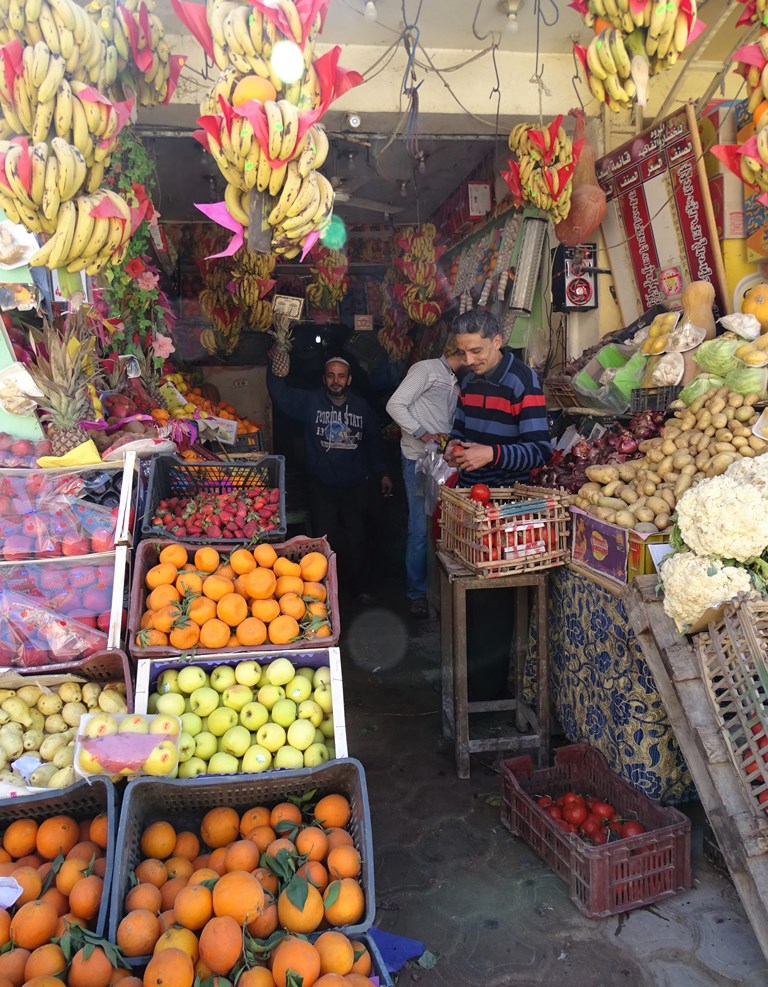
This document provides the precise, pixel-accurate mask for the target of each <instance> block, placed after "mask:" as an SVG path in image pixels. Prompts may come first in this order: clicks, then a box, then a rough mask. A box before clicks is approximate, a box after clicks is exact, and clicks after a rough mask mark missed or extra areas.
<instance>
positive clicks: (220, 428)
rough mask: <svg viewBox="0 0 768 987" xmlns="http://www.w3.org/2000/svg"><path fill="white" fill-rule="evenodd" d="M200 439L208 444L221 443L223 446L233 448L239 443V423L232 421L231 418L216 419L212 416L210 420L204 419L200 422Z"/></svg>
mask: <svg viewBox="0 0 768 987" xmlns="http://www.w3.org/2000/svg"><path fill="white" fill-rule="evenodd" d="M198 428H199V429H200V437H201V438H202V439H205V440H206V441H207V442H221V444H222V445H227V446H231V445H234V444H235V442H236V441H237V422H233V421H230V419H229V418H216V417H215V415H212V416H211V417H209V418H202V419H200V421H199V422H198Z"/></svg>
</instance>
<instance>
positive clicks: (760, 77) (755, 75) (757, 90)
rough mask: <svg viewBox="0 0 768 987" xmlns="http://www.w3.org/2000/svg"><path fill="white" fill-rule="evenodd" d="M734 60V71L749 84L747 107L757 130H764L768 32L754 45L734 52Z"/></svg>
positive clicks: (767, 105)
mask: <svg viewBox="0 0 768 987" xmlns="http://www.w3.org/2000/svg"><path fill="white" fill-rule="evenodd" d="M733 61H734V62H735V63H736V68H735V69H734V71H735V72H736V74H737V75H740V76H742V77H743V78H744V80H745V82H746V84H747V89H748V91H749V97H748V101H747V109H748V110H749V112H750V114H752V116H753V119H754V124H755V130H762V129H763V128H764V127H766V126H768V117H767V116H766V115H765V111H766V110H767V109H768V102H766V101H768V68H766V66H768V34H764V35H762V36H761V37H760V38H759V39H758V40H757V41H756V42H755V43H754V44H752V45H743V46H742V47H741V48H739V49H738V50H737V51H736V52H734V55H733ZM764 103H765V106H764V105H763V104H764Z"/></svg>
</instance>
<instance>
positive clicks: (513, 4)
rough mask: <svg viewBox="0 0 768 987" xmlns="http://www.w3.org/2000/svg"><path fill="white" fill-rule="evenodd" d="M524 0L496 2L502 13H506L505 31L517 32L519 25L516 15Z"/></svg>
mask: <svg viewBox="0 0 768 987" xmlns="http://www.w3.org/2000/svg"><path fill="white" fill-rule="evenodd" d="M524 2H525V0H499V2H498V4H497V6H498V8H499V10H500V11H501V12H502V14H505V15H506V18H507V32H508V33H509V34H516V33H517V29H518V27H519V26H520V25H519V24H518V21H517V15H518V14H519V13H520V11H521V9H522V7H523V3H524Z"/></svg>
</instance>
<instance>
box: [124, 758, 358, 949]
mask: <svg viewBox="0 0 768 987" xmlns="http://www.w3.org/2000/svg"><path fill="white" fill-rule="evenodd" d="M311 791H314V792H315V798H316V799H320V798H322V797H323V796H324V795H328V794H330V793H332V792H338V793H340V794H342V795H345V796H346V798H347V799H349V803H350V806H351V809H352V816H351V818H350V821H349V823H348V825H347V829H348V830H349V833H350V835H351V836H352V840H353V842H354V845H355V847H356V848H357V850H358V851H359V853H360V856H361V858H362V871H361V874H360V883H361V885H362V889H363V893H364V895H365V912H364V914H363V917H362V918H361V920H360V921H359V922H358V923H357V924H356V925H349V926H346V927H344V928H343V929H342V930H341V931H343V932H344V933H346V934H347V935H350V936H352V935H359V934H363V933H365V932H367V931H368V929H369V928H370V927H371V925H372V924H373V919H374V916H375V913H376V895H375V888H374V872H373V838H372V831H371V816H370V809H369V803H368V789H367V786H366V782H365V772H364V771H363V766H362V764H361V763H360V762H359V761H357V760H355V759H354V758H348V759H344V760H338V761H330V762H329V763H328V764H325V765H323V766H322V767H319V768H301V769H299V770H296V771H279V772H272V773H267V774H261V775H235V776H232V777H228V778H226V779H224V780H222V778H221V777H216V778H197V779H189V778H186V779H183V780H182V779H171V780H156V779H150V778H137V779H136V780H135V781H130V782H129V783H128V786H127V788H126V790H125V794H124V796H123V802H122V808H121V812H120V824H119V827H118V832H117V845H118V846H119V847H120V856H119V859H118V860H116V862H115V869H114V874H113V878H112V890H111V898H110V911H109V935H108V938H109V939H110V941H112V942H115V941H116V940H115V936H116V934H117V927H118V925H119V924H120V921H121V919H122V918H123V916H124V914H125V907H124V902H125V896H126V894H127V892H128V891H129V889H130V888H131V886H132V882H131V874H132V872H133V870H134V868H135V867H136V866H137V865H138V864H139V862H140V861H141V859H142V852H141V834H142V833H143V831H144V830H145V829H146V827H147V826H149V825H150V824H151V823H153V822H156V821H158V820H162V819H167V820H171V821H172V822H173V825H174V827H175V828H176V830H177V832H179V831H181V830H191V831H192V832H196V833H198V832H199V829H200V822H201V820H202V818H203V816H204V815H205V813H206V812H208V810H209V809H213V808H216V807H217V806H222V805H224V806H230V807H231V808H233V809H235V810H236V811H237V812H238V813H241V814H242V813H243V812H245V811H246V810H247V809H250V808H252V807H253V806H256V805H266V806H268V807H271V806H274V805H276V804H277V803H278V802H284V801H286V800H288V799H290V798H300V797H302V796H303V795H305V794H306V793H307V792H311ZM137 962H139V961H138V960H137ZM144 962H146V960H144Z"/></svg>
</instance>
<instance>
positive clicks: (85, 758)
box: [76, 747, 104, 775]
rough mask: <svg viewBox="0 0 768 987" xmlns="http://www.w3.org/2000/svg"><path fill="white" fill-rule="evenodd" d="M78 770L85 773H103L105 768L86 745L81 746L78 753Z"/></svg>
mask: <svg viewBox="0 0 768 987" xmlns="http://www.w3.org/2000/svg"><path fill="white" fill-rule="evenodd" d="M76 767H77V770H78V771H79V772H80V773H81V774H84V775H98V774H101V773H102V771H103V770H104V768H102V766H101V765H100V764H99V762H98V761H97V760H96V757H95V756H94V755H93V754H91V753H89V752H88V751H87V750H86V749H85V748H84V747H81V748H80V751H79V753H78V755H77V765H76Z"/></svg>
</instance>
